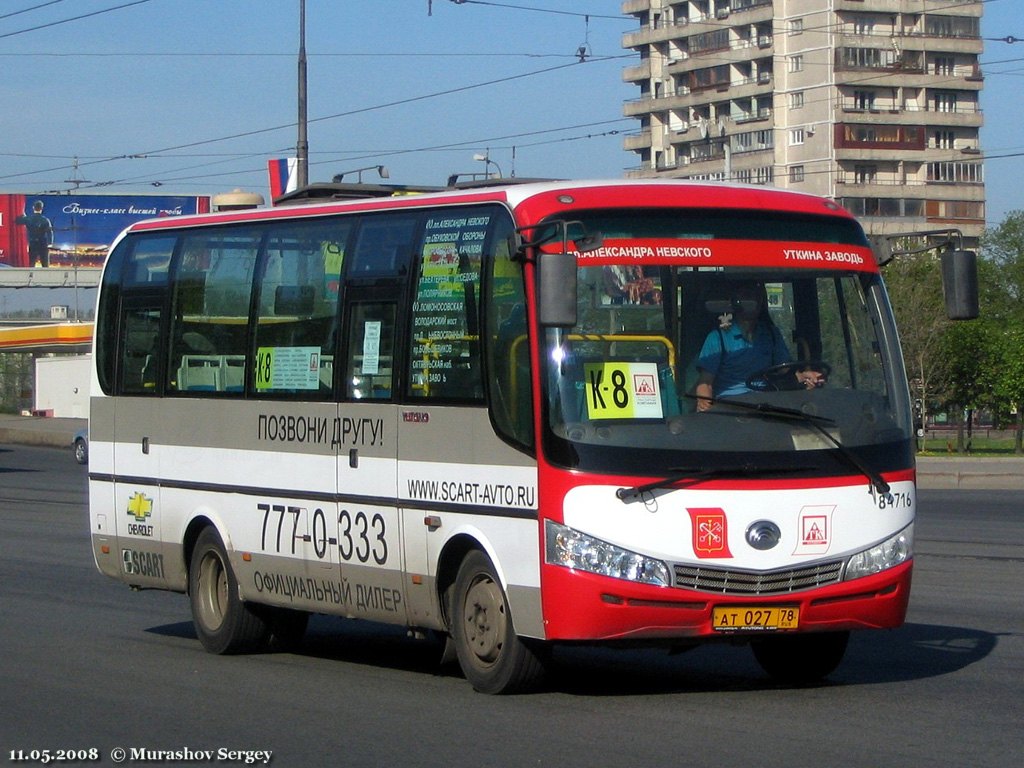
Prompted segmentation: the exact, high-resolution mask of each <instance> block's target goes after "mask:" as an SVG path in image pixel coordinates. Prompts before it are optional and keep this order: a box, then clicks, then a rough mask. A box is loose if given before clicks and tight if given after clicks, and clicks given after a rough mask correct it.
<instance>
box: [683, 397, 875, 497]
mask: <svg viewBox="0 0 1024 768" xmlns="http://www.w3.org/2000/svg"><path fill="white" fill-rule="evenodd" d="M688 397H696V396H695V395H688ZM711 402H712V403H713V404H717V405H725V406H729V407H735V408H740V409H742V410H745V411H752V412H754V413H760V414H762V415H763V416H767V417H768V418H772V417H777V418H782V419H796V420H798V421H802V422H804V423H805V424H810V425H811V426H812V427H813V428H814V429H815V431H817V432H818V434H820V435H823V436H824V437H825V438H826V439H827V440H828V441H829V442H830V443H832V445H834V446H835V447H836V450H838V451H839V455H840V456H842V457H843V458H844V459H845V460H846V462H847V463H848V464H849V465H850V466H852V467H853V468H854V469H856V470H857V471H858V472H860V473H861V474H862V475H864V477H866V478H867V479H868V480H869V481H870V483H871V490H872V492H874V491H878V492H879V493H881V494H883V495H887V494H888V493H889V484H888V483H887V482H885V480H884V479H883V478H882V476H881V475H880V474H879V473H878V472H876V471H875V470H873V469H872V468H871V467H869V466H868V465H867V464H865V463H864V462H863V461H861V460H860V459H859V458H857V455H856V454H855V453H854V452H853V451H851V450H850V449H849V448H847V447H846V446H845V445H843V444H842V443H841V442H839V439H838V438H836V437H835V436H834V435H833V434H832V433H831V432H829V431H828V430H827V429H826V428H825V426H826V425H828V426H834V425H835V423H836V422H835V420H834V419H830V418H828V417H826V416H817V415H815V414H812V413H804V412H803V411H801V410H799V409H797V408H785V407H783V406H780V405H772V404H771V403H751V402H747V401H746V400H735V399H733V398H731V397H730V398H726V399H713V400H712V401H711Z"/></svg>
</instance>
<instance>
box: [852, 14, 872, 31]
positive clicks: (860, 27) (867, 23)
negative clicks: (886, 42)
mask: <svg viewBox="0 0 1024 768" xmlns="http://www.w3.org/2000/svg"><path fill="white" fill-rule="evenodd" d="M874 32H875V20H874V19H873V18H871V17H870V16H867V17H863V16H862V17H860V18H858V19H856V20H855V21H854V22H853V34H855V35H873V34H874Z"/></svg>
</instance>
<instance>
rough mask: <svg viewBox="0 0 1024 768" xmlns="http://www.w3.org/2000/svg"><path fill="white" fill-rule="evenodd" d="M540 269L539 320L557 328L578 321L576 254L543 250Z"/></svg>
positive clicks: (566, 326)
mask: <svg viewBox="0 0 1024 768" xmlns="http://www.w3.org/2000/svg"><path fill="white" fill-rule="evenodd" d="M537 269H538V270H539V280H538V291H539V292H540V297H539V303H540V312H539V314H540V324H541V325H542V326H545V327H552V326H553V327H556V328H570V327H572V326H574V325H576V254H574V253H541V254H539V258H538V259H537Z"/></svg>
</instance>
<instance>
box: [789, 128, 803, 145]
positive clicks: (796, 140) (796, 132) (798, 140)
mask: <svg viewBox="0 0 1024 768" xmlns="http://www.w3.org/2000/svg"><path fill="white" fill-rule="evenodd" d="M804 138H805V133H804V129H803V128H794V129H793V130H791V131H790V132H789V145H790V146H791V147H795V146H797V145H800V144H803V143H804Z"/></svg>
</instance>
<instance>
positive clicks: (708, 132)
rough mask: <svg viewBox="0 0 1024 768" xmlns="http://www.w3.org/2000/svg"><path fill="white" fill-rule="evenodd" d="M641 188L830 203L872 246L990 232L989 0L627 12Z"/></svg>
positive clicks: (695, 3) (656, 3) (767, 2)
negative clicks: (671, 181) (743, 191)
mask: <svg viewBox="0 0 1024 768" xmlns="http://www.w3.org/2000/svg"><path fill="white" fill-rule="evenodd" d="M622 10H623V13H625V14H629V15H632V16H634V17H636V19H637V20H638V21H639V29H637V30H635V31H632V32H628V33H627V34H626V35H625V36H624V38H623V47H624V48H627V49H633V50H635V51H637V52H639V54H640V63H639V64H638V65H636V66H631V67H629V68H627V69H626V70H625V72H624V74H623V77H624V79H625V80H626V81H627V82H630V83H635V84H636V85H637V86H638V88H639V90H640V93H639V96H638V97H637V98H636V99H633V100H631V101H629V102H627V103H626V105H625V107H624V112H625V115H626V116H627V117H635V118H637V119H638V120H639V121H640V131H639V132H637V133H633V134H631V135H629V136H627V137H626V139H625V148H626V149H627V150H631V151H633V152H636V153H637V155H638V157H639V160H640V163H639V165H638V166H636V167H634V168H633V169H631V170H630V171H629V175H630V176H632V177H637V178H642V177H655V176H657V177H672V178H687V179H705V180H717V181H733V182H741V183H749V184H769V185H774V186H776V187H784V188H790V189H794V190H801V191H806V192H810V193H813V194H818V195H824V196H827V197H831V198H834V199H835V200H837V201H838V202H839V203H841V204H842V205H843V206H844V207H845V208H846V209H847V210H849V211H850V212H851V213H853V214H855V215H856V216H857V217H858V218H859V219H860V220H861V221H862V223H863V224H864V225H865V227H866V229H867V230H868V231H869V233H871V234H895V233H900V232H908V231H924V230H938V229H945V228H957V229H960V230H961V231H962V232H963V234H964V236H965V238H967V241H968V243H970V244H973V243H975V242H976V240H977V238H978V237H980V235H981V234H982V232H983V231H984V226H985V187H984V176H983V166H982V156H981V146H980V143H979V131H980V128H981V125H982V112H981V108H980V95H981V89H982V83H983V78H982V75H981V70H980V66H979V62H978V57H979V56H980V54H981V53H982V39H981V15H982V3H981V2H979V1H978V0H626V2H624V3H623V4H622Z"/></svg>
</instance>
